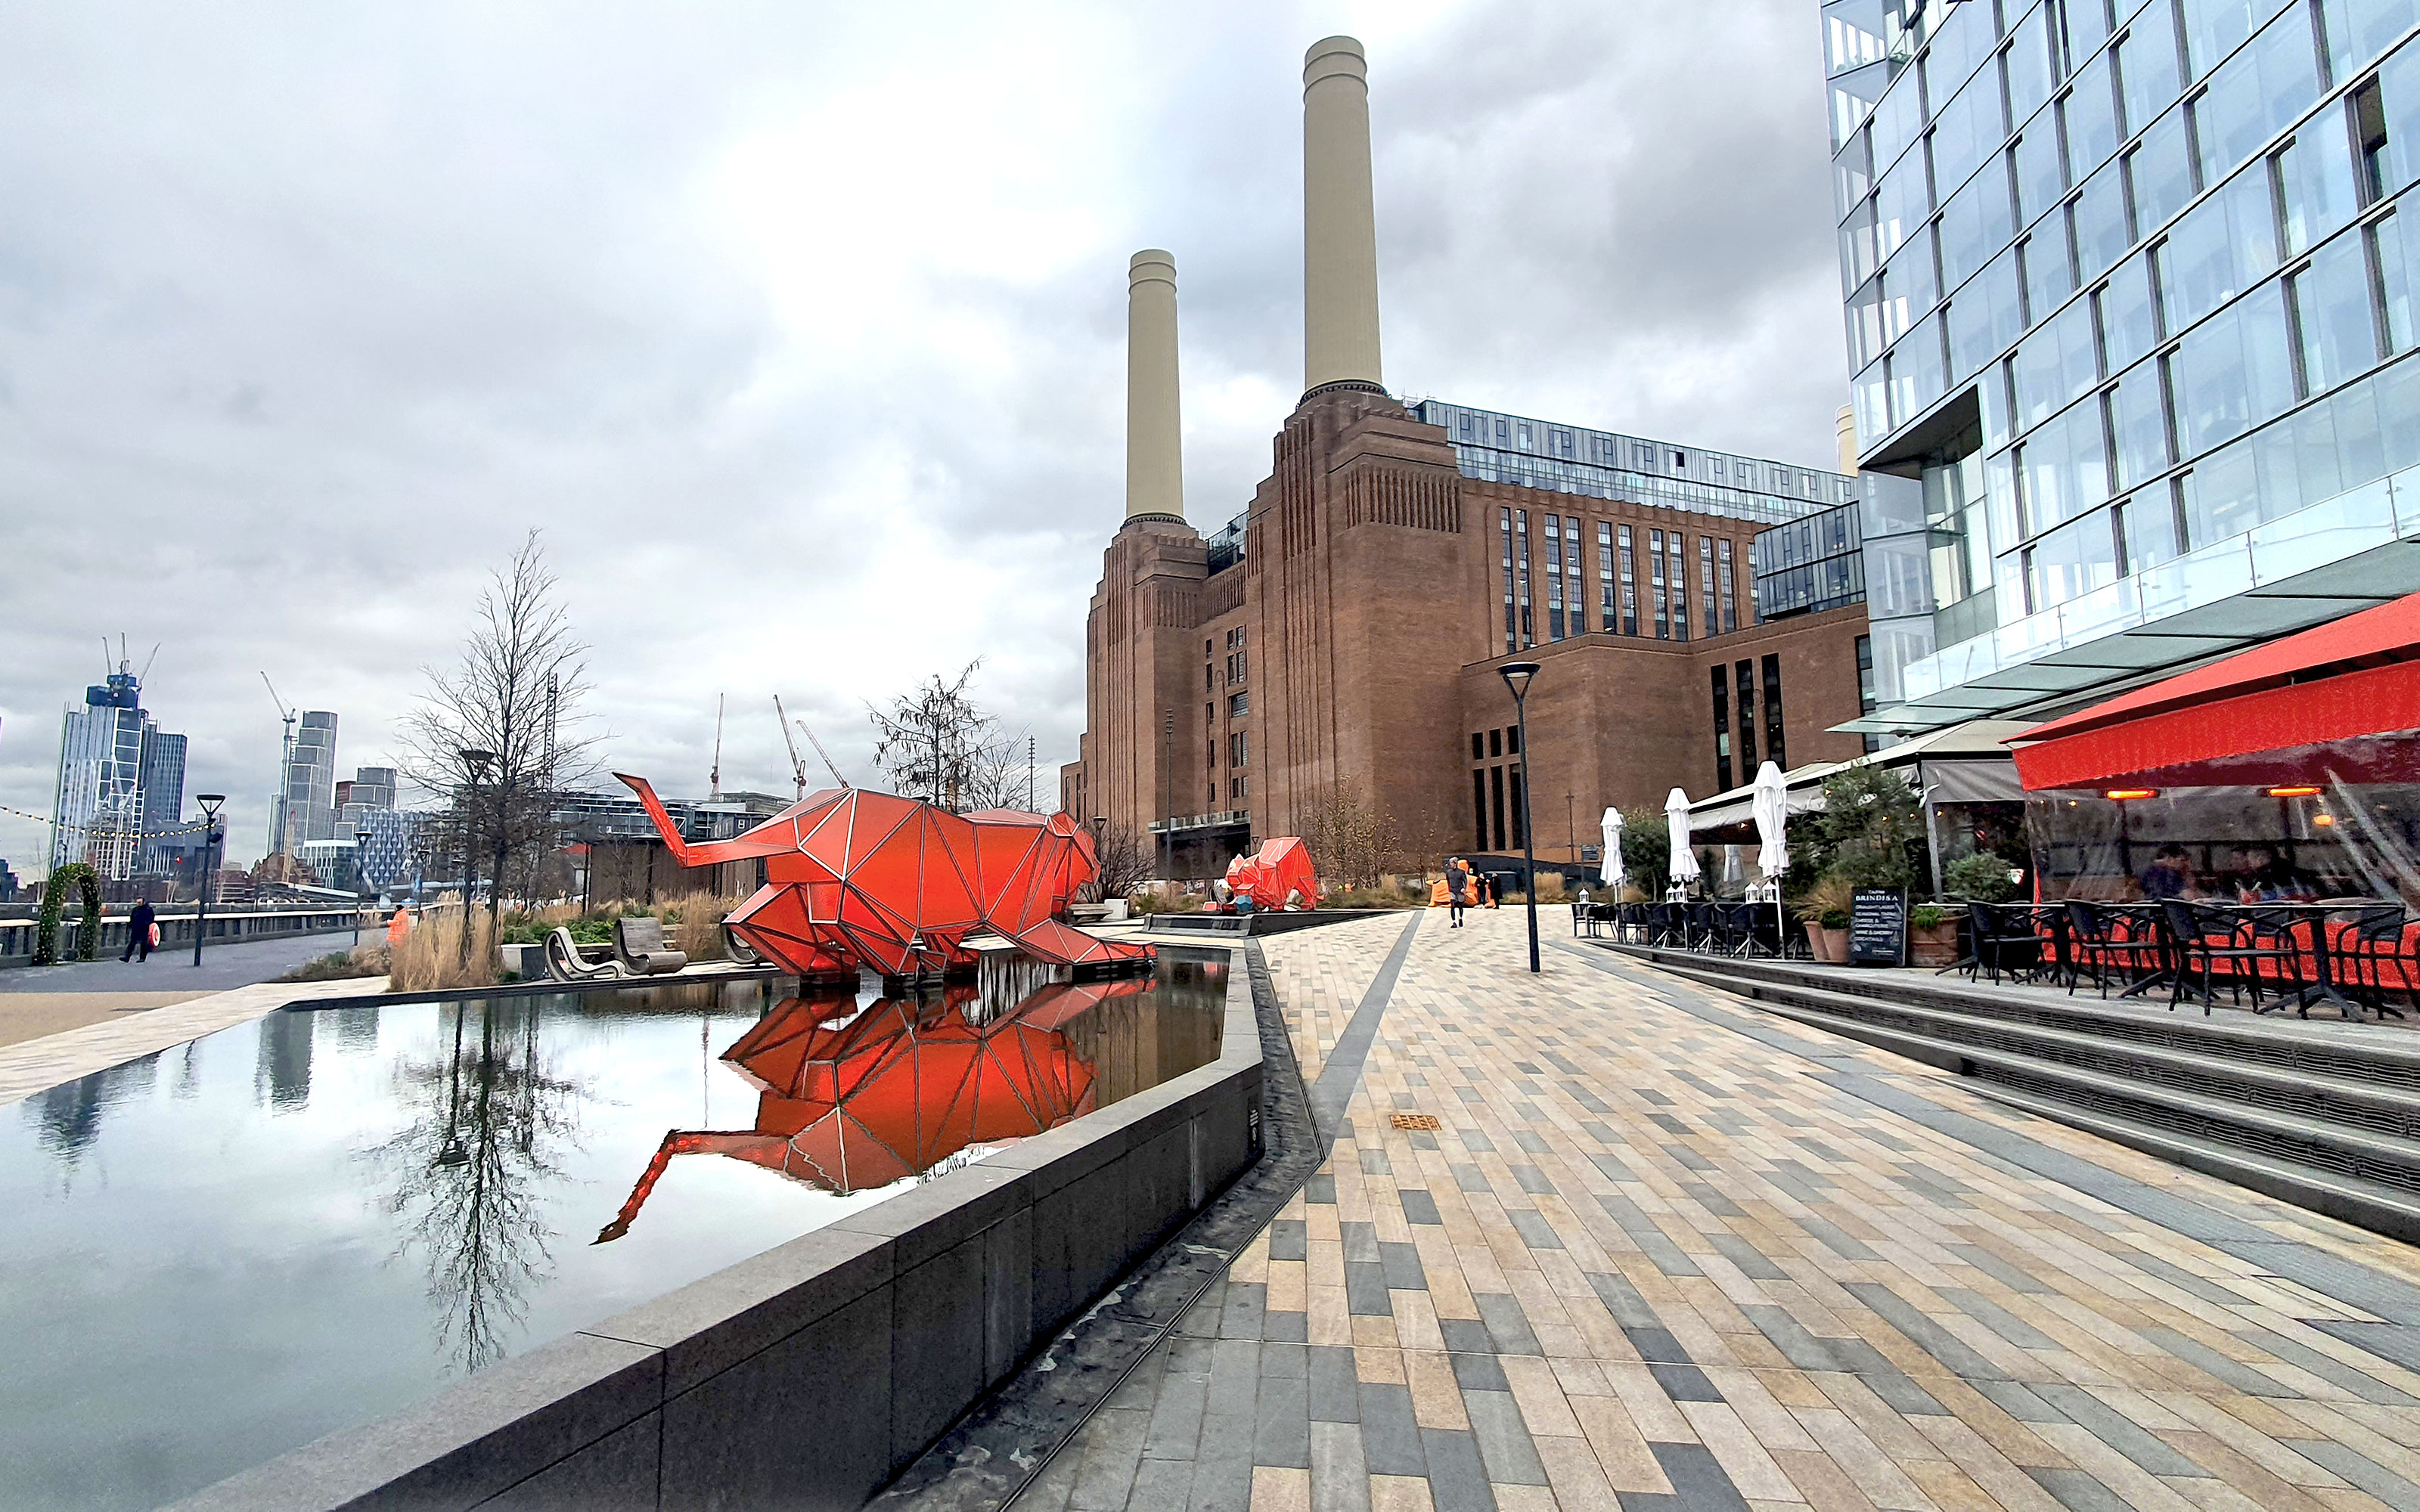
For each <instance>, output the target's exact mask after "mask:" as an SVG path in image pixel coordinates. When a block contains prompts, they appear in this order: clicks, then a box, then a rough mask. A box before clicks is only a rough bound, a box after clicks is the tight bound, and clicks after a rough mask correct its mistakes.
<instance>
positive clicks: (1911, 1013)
mask: <svg viewBox="0 0 2420 1512" xmlns="http://www.w3.org/2000/svg"><path fill="white" fill-rule="evenodd" d="M1668 969H1670V970H1673V971H1674V972H1675V973H1676V974H1677V975H1682V976H1685V977H1688V978H1690V979H1692V980H1698V981H1700V982H1703V983H1705V984H1706V985H1709V986H1718V987H1724V988H1726V990H1730V984H1729V983H1728V982H1726V981H1725V980H1724V979H1723V977H1722V974H1721V973H1719V972H1705V971H1695V970H1687V969H1683V968H1679V967H1671V968H1668ZM1752 995H1755V996H1757V997H1759V998H1761V999H1763V1000H1767V1001H1788V1002H1792V1003H1794V1004H1797V1005H1799V1006H1802V1007H1806V1008H1809V1009H1812V1010H1814V1011H1818V1012H1823V1013H1827V1014H1833V1015H1838V1016H1841V1017H1847V1018H1855V1019H1858V1020H1860V1021H1862V1022H1866V1023H1871V1024H1879V1025H1882V1026H1885V1027H1893V1028H1899V1029H1902V1030H1905V1031H1908V1032H1910V1033H1915V1034H1918V1035H1924V1036H1928V1037H1930V1038H1931V1039H1934V1040H1939V1041H1946V1042H1949V1043H1954V1044H1959V1045H1964V1046H1976V1047H1982V1048H1989V1049H1995V1050H2004V1051H2009V1052H2012V1053H2015V1054H2019V1055H2024V1056H2027V1057H2033V1058H2035V1059H2040V1060H2051V1061H2056V1062H2059V1063H2061V1064H2065V1065H2071V1066H2077V1067H2081V1068H2084V1069H2087V1070H2093V1071H2100V1072H2109V1073H2111V1074H2114V1075H2118V1076H2131V1077H2139V1078H2141V1079H2143V1080H2146V1081H2151V1082H2157V1083H2159V1084H2161V1085H2163V1086H2166V1087H2171V1088H2178V1089H2180V1090H2184V1091H2188V1092H2203V1093H2209V1094H2211V1095H2215V1096H2218V1097H2221V1098H2225V1099H2232V1098H2239V1097H2249V1098H2257V1100H2258V1101H2259V1102H2260V1103H2262V1104H2263V1105H2265V1106H2268V1107H2273V1108H2279V1109H2284V1110H2287V1111H2290V1112H2294V1113H2298V1114H2301V1115H2304V1116H2305V1117H2307V1118H2310V1119H2316V1120H2318V1121H2319V1122H2321V1123H2339V1124H2344V1125H2348V1126H2350V1127H2353V1128H2359V1129H2365V1130H2367V1131H2369V1132H2370V1133H2372V1134H2378V1135H2382V1136H2385V1137H2388V1138H2408V1137H2412V1136H2420V1089H2414V1088H2409V1087H2405V1086H2403V1085H2402V1084H2400V1083H2398V1082H2381V1081H2376V1080H2372V1079H2369V1078H2367V1077H2362V1076H2352V1075H2345V1074H2341V1073H2337V1072H2319V1071H2309V1070H2290V1069H2287V1068H2283V1067H2279V1066H2274V1065H2272V1064H2270V1063H2268V1062H2266V1061H2257V1060H2251V1059H2246V1058H2242V1057H2234V1056H2227V1055H2213V1054H2211V1053H2209V1052H2207V1051H2204V1050H2184V1049H2178V1048H2175V1047H2172V1046H2170V1045H2165V1044H2158V1043H2152V1042H2149V1041H2139V1040H2122V1039H2112V1038H2109V1037H2106V1036H2103V1035H2100V1034H2095V1033H2093V1032H2091V1031H2090V1028H2089V1027H2088V1024H2089V1021H2088V1020H2083V1019H2074V1020H2073V1022H2075V1023H2077V1024H2080V1025H2084V1026H2083V1027H2065V1026H2062V1027H2051V1026H2046V1025H2042V1024H2038V1023H2026V1022H2022V1021H2020V1020H2016V1019H2011V1018H2003V1017H1993V1016H1987V1015H1983V1014H1978V1013H1974V1012H1966V1011H1953V1010H1950V1009H1947V1008H1936V1007H1931V1006H1928V1005H1926V1004H1923V1003H1918V1002H1906V1003H1900V1002H1892V1001H1890V1000H1888V999H1885V998H1879V997H1872V996H1868V995H1851V994H1845V993H1836V992H1828V991H1825V990H1823V989H1820V988H1812V987H1796V986H1785V985H1777V984H1774V985H1759V986H1758V987H1756V988H1755V989H1754V990H1753V994H1752ZM2414 1149H2415V1150H2420V1144H2415V1146H2414Z"/></svg>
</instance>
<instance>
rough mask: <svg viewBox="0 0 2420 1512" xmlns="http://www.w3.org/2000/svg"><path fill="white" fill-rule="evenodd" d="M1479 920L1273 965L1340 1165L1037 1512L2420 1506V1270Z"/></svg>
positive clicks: (1055, 1463)
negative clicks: (1394, 958) (1331, 1110)
mask: <svg viewBox="0 0 2420 1512" xmlns="http://www.w3.org/2000/svg"><path fill="white" fill-rule="evenodd" d="M1471 917H1472V923H1471V926H1470V927H1469V928H1467V929H1465V930H1460V931H1452V930H1449V929H1447V928H1446V927H1445V924H1446V920H1445V918H1443V916H1442V915H1441V914H1431V915H1426V916H1423V918H1421V921H1420V923H1419V927H1418V931H1417V933H1416V934H1415V935H1414V936H1413V937H1412V938H1411V940H1410V941H1409V948H1408V951H1407V953H1406V954H1405V955H1404V959H1403V962H1402V969H1401V975H1400V978H1399V980H1395V981H1394V983H1393V986H1392V991H1391V993H1390V994H1388V995H1386V1001H1385V1003H1384V1007H1383V1017H1378V1016H1377V1014H1378V1011H1379V1006H1380V1005H1379V1004H1378V1002H1377V1001H1376V998H1377V997H1378V995H1377V994H1373V993H1372V992H1371V985H1372V983H1373V980H1378V979H1381V978H1382V976H1383V968H1384V967H1385V965H1386V963H1387V960H1388V955H1389V952H1390V951H1392V950H1394V949H1396V948H1397V947H1398V946H1399V944H1401V943H1402V935H1403V925H1402V923H1401V922H1400V921H1398V920H1393V919H1376V920H1369V921H1365V922H1357V923H1353V924H1346V925H1339V926H1335V927H1331V928H1326V929H1318V930H1310V931H1305V932H1302V933H1295V934H1287V935H1280V936H1277V937H1275V938H1272V939H1269V940H1267V941H1265V942H1264V950H1265V952H1266V957H1267V960H1268V962H1269V965H1270V969H1271V973H1272V976H1273V979H1274V980H1275V982H1276V984H1277V989H1278V992H1279V995H1280V998H1281V1000H1282V1002H1283V1005H1284V1007H1285V1010H1286V1012H1287V1016H1288V1019H1289V1022H1290V1025H1291V1026H1292V1029H1293V1032H1294V1036H1295V1044H1296V1046H1297V1050H1298V1054H1299V1056H1300V1057H1301V1060H1302V1063H1303V1072H1304V1075H1305V1077H1306V1079H1312V1080H1315V1079H1316V1078H1318V1077H1319V1076H1320V1074H1321V1072H1323V1070H1328V1069H1333V1070H1334V1071H1335V1072H1336V1073H1337V1075H1336V1076H1335V1077H1331V1078H1330V1086H1331V1087H1337V1086H1340V1085H1341V1084H1342V1082H1346V1081H1353V1080H1354V1072H1356V1070H1357V1071H1358V1075H1357V1085H1354V1086H1352V1088H1351V1096H1350V1098H1349V1100H1343V1101H1340V1103H1339V1104H1338V1105H1339V1106H1340V1107H1341V1109H1342V1115H1341V1119H1340V1120H1339V1121H1338V1122H1337V1123H1336V1125H1335V1127H1334V1129H1333V1134H1334V1135H1335V1143H1334V1146H1333V1149H1332V1150H1331V1154H1330V1158H1329V1160H1328V1161H1327V1163H1326V1165H1324V1166H1323V1167H1322V1169H1321V1171H1320V1174H1319V1175H1318V1176H1316V1177H1314V1178H1313V1179H1312V1180H1311V1182H1310V1184H1309V1185H1308V1186H1307V1187H1306V1189H1305V1190H1304V1191H1303V1192H1302V1193H1301V1194H1300V1195H1299V1196H1296V1197H1295V1200H1294V1201H1293V1202H1292V1203H1290V1204H1289V1205H1288V1206H1287V1208H1286V1209H1285V1211H1284V1212H1283V1214H1282V1215H1281V1216H1280V1219H1279V1220H1278V1222H1277V1223H1275V1224H1274V1225H1273V1226H1272V1227H1271V1228H1270V1229H1269V1230H1268V1231H1267V1232H1266V1233H1265V1234H1264V1236H1263V1237H1262V1238H1261V1239H1260V1240H1259V1241H1257V1242H1255V1243H1254V1244H1253V1245H1252V1246H1251V1248H1250V1249H1249V1251H1248V1252H1247V1253H1246V1254H1245V1256H1244V1257H1242V1258H1241V1259H1239V1260H1238V1261H1237V1262H1236V1263H1235V1265H1234V1266H1233V1268H1232V1270H1231V1271H1230V1273H1229V1274H1228V1276H1227V1278H1226V1280H1224V1281H1223V1282H1221V1283H1219V1284H1218V1286H1215V1287H1214V1288H1212V1289H1211V1290H1210V1292H1209V1293H1207V1294H1206V1295H1205V1296H1204V1297H1203V1299H1202V1302H1201V1303H1199V1304H1196V1305H1195V1307H1194V1308H1193V1309H1192V1311H1191V1312H1190V1313H1189V1314H1188V1315H1187V1318H1186V1319H1184V1320H1183V1322H1182V1324H1181V1325H1180V1328H1179V1334H1178V1335H1177V1336H1175V1337H1173V1338H1171V1340H1170V1341H1169V1343H1168V1344H1166V1345H1165V1346H1163V1347H1162V1348H1161V1349H1160V1350H1158V1351H1156V1353H1155V1354H1154V1355H1153V1356H1152V1357H1150V1358H1149V1359H1147V1360H1146V1361H1145V1362H1144V1364H1143V1365H1142V1366H1141V1367H1140V1368H1139V1369H1137V1370H1136V1372H1135V1373H1134V1374H1133V1375H1132V1376H1131V1377H1130V1378H1129V1379H1128V1380H1127V1381H1126V1382H1125V1385H1124V1386H1123V1387H1122V1388H1120V1390H1119V1392H1118V1394H1117V1395H1116V1396H1114V1397H1112V1398H1111V1400H1110V1402H1109V1405H1108V1406H1107V1407H1106V1408H1105V1409H1104V1410H1103V1411H1102V1412H1100V1413H1099V1414H1097V1415H1096V1416H1095V1417H1094V1419H1093V1421H1092V1422H1091V1423H1090V1424H1088V1425H1087V1426H1086V1427H1085V1428H1084V1430H1083V1432H1082V1434H1081V1435H1080V1436H1079V1438H1078V1441H1077V1442H1076V1443H1072V1444H1070V1445H1069V1446H1068V1447H1067V1448H1066V1449H1064V1450H1063V1451H1062V1453H1061V1454H1060V1455H1059V1456H1058V1457H1057V1458H1054V1459H1053V1460H1052V1461H1051V1463H1050V1465H1049V1467H1048V1469H1047V1471H1046V1473H1044V1475H1043V1476H1042V1477H1041V1478H1040V1479H1039V1480H1037V1481H1036V1483H1035V1484H1034V1486H1033V1487H1032V1489H1029V1490H1028V1492H1027V1493H1026V1495H1025V1497H1024V1498H1022V1499H1021V1500H1020V1502H1019V1503H1018V1507H1019V1509H1020V1512H1033V1509H1047V1512H1059V1509H1061V1508H1079V1509H1104V1508H1117V1507H1129V1506H1130V1507H1135V1508H1139V1509H1141V1508H1150V1509H1162V1508H1180V1507H1187V1506H1190V1507H1193V1508H1201V1509H1209V1508H1225V1507H1242V1506H1245V1505H1247V1504H1249V1505H1252V1506H1265V1507H1277V1508H1297V1507H1299V1508H1321V1509H1326V1508H1331V1507H1332V1508H1355V1509H1358V1508H1365V1507H1366V1508H1373V1509H1377V1512H1390V1509H1414V1508H1430V1507H1434V1508H1437V1509H1441V1512H1442V1509H1460V1508H1484V1507H1491V1506H1493V1507H1503V1508H1518V1509H1531V1508H1539V1509H1543V1508H1551V1507H1559V1508H1563V1509H1566V1512H1579V1509H1582V1508H1615V1507H1619V1508H1626V1509H1631V1512H1645V1509H1651V1508H1652V1509H1657V1512H1664V1509H1675V1508H1700V1507H1702V1508H1734V1509H1735V1508H1743V1507H1755V1508H1762V1509H1780V1508H1795V1507H1815V1508H1826V1509H1829V1508H1865V1507H1885V1508H1894V1509H1899V1508H1906V1509H1923V1508H1942V1509H1945V1512H1947V1509H1964V1508H1985V1507H2010V1508H2028V1509H2042V1512H2056V1509H2058V1508H2061V1507H2065V1508H2070V1509H2075V1512H2101V1509H2106V1508H2118V1507H2127V1506H2137V1507H2154V1508H2173V1509H2178V1512H2183V1509H2189V1508H2244V1509H2249V1508H2287V1509H2296V1512H2317V1509H2321V1508H2330V1509H2334V1508H2355V1507H2381V1506H2385V1507H2397V1508H2420V1370H2414V1369H2412V1368H2407V1366H2420V1251H2415V1250H2413V1249H2412V1248H2409V1247H2406V1246H2404V1245H2401V1244H2397V1243H2395V1242H2389V1241H2384V1240H2379V1239H2375V1238H2372V1237H2371V1236H2368V1235H2366V1234H2364V1233H2362V1232H2360V1231H2358V1230H2355V1229H2351V1228H2349V1227H2344V1226H2342V1225H2338V1224H2335V1223H2334V1222H2331V1221H2329V1220H2326V1219H2323V1218H2319V1217H2316V1216H2313V1215H2310V1214H2307V1213H2304V1212H2302V1211H2299V1210H2296V1209H2292V1208H2288V1207H2286V1206H2284V1205H2282V1204H2279V1203H2276V1202H2273V1201H2271V1200H2269V1199H2267V1198H2264V1197H2261V1196H2257V1195H2255V1194H2252V1193H2248V1192H2244V1191H2242V1190H2240V1189H2238V1188H2234V1187H2230V1186H2227V1185H2226V1184H2225V1183H2222V1182H2218V1181H2215V1180H2209V1179H2206V1178H2203V1177H2199V1176H2196V1175H2194V1174H2192V1173H2190V1172H2186V1171H2181V1170H2179V1169H2176V1168H2174V1167H2171V1166H2167V1165H2163V1164H2161V1163H2159V1162H2157V1161H2154V1160H2151V1159H2149V1158H2148V1157H2145V1156H2141V1155H2137V1154H2135V1153H2133V1152H2132V1151H2129V1150H2126V1149H2121V1148H2118V1147H2116V1146H2112V1145H2108V1144H2104V1143H2102V1142H2101V1141H2098V1140H2096V1139H2093V1138H2091V1137H2090V1136H2087V1135H2084V1134H2077V1133H2074V1132H2072V1131H2070V1130H2067V1129H2065V1128H2064V1127H2062V1126H2059V1125H2056V1124H2052V1123H2047V1122H2043V1121H2041V1120H2039V1119H2031V1118H2028V1117H2025V1116H2024V1115H2021V1114H2017V1113H2014V1112H2012V1111H2009V1110H2007V1109H2004V1108H2002V1107H2000V1106H1999V1105H1997V1104H1994V1103H1991V1102H1989V1101H1988V1100H1985V1099H1983V1098H1980V1097H1978V1096H1976V1095H1974V1094H1972V1093H1970V1092H1968V1091H1967V1090H1965V1089H1963V1088H1962V1087H1961V1086H1960V1085H1959V1084H1958V1083H1957V1080H1956V1079H1955V1078H1953V1077H1947V1076H1945V1075H1942V1074H1940V1073H1937V1072H1931V1071H1930V1070H1928V1069H1926V1068H1923V1067H1919V1066H1916V1065H1914V1064H1912V1063H1910V1062H1906V1061H1901V1060H1898V1059H1896V1058H1894V1057H1889V1056H1887V1055H1885V1054H1883V1053H1881V1052H1878V1051H1872V1050H1868V1049H1864V1048H1862V1047H1859V1046H1856V1045H1854V1044H1852V1043H1851V1042H1849V1041H1839V1040H1834V1039H1830V1038H1827V1037H1824V1036H1822V1035H1820V1034H1816V1033H1813V1032H1812V1031H1808V1030H1805V1029H1802V1028H1799V1027H1796V1026H1791V1025H1787V1024H1784V1023H1782V1022H1781V1021H1779V1020H1776V1019H1772V1018H1770V1017H1766V1016H1763V1015H1761V1014H1758V1013H1757V1012H1755V1011H1753V1010H1752V1009H1748V1008H1745V1006H1744V1005H1742V1004H1740V1002H1739V1001H1738V1000H1737V999H1733V998H1729V997H1725V996H1722V995H1718V994H1711V993H1702V992H1699V991H1697V990H1695V989H1692V988H1689V987H1687V986H1685V985H1683V984H1682V983H1680V982H1679V981H1677V980H1675V979H1671V978H1668V977H1664V976H1660V975H1658V974H1657V973H1655V972H1653V971H1652V970H1650V969H1647V968H1645V967H1643V966H1640V965H1638V964H1635V963H1632V962H1628V961H1624V960H1621V959H1617V958H1613V957H1610V956H1609V955H1608V954H1607V953H1606V952H1604V951H1602V950H1597V949H1591V948H1589V947H1585V946H1576V945H1574V944H1572V943H1571V942H1570V940H1569V937H1568V935H1563V936H1562V937H1560V938H1558V937H1557V935H1556V933H1555V932H1553V931H1551V930H1550V931H1549V933H1548V935H1547V938H1548V941H1549V944H1548V948H1547V949H1546V950H1545V952H1544V954H1545V963H1544V964H1545V970H1544V975H1543V976H1541V977H1537V978H1531V977H1530V976H1528V973H1527V972H1526V971H1525V970H1523V969H1522V966H1523V964H1524V960H1523V958H1524V954H1525V949H1524V943H1523V935H1522V920H1521V916H1520V915H1519V914H1518V913H1517V912H1515V911H1512V910H1504V911H1500V912H1497V913H1478V914H1474V915H1473V916H1471ZM1554 917H1556V916H1551V915H1550V916H1548V918H1554ZM1382 985H1383V982H1382ZM1357 1011H1359V1013H1358V1017H1359V1025H1358V1029H1356V1018H1357ZM1373 1019H1374V1024H1375V1033H1374V1035H1373V1036H1372V1037H1371V1039H1370V1041H1369V1048H1368V1058H1367V1062H1366V1064H1365V1065H1361V1066H1359V1067H1358V1068H1356V1067H1355V1065H1354V1064H1353V1061H1354V1058H1355V1057H1356V1053H1357V1040H1358V1039H1359V1038H1360V1034H1361V1033H1362V1032H1366V1031H1367V1030H1368V1029H1369V1028H1370V1027H1371V1026H1372V1025H1373ZM1314 1100H1315V1101H1320V1100H1321V1099H1320V1098H1319V1097H1318V1091H1317V1090H1315V1092H1314ZM1426 1119H1435V1122H1436V1127H1435V1129H1434V1130H1431V1129H1428V1128H1425V1127H1420V1126H1419V1125H1420V1124H1421V1123H1422V1122H1423V1121H1424V1120H1426ZM1405 1123H1408V1124H1410V1125H1412V1126H1410V1127H1404V1126H1401V1125H1403V1124H1405ZM2397 1360H2399V1361H2401V1362H2403V1363H2402V1364H2397V1363H2394V1362H2395V1361H2397Z"/></svg>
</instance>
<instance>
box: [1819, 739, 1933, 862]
mask: <svg viewBox="0 0 2420 1512" xmlns="http://www.w3.org/2000/svg"><path fill="white" fill-rule="evenodd" d="M1818 826H1819V827H1820V828H1821V829H1822V831H1823V839H1824V840H1825V841H1829V842H1830V844H1831V846H1832V868H1831V869H1832V871H1833V872H1837V873H1838V875H1839V876H1841V877H1842V878H1844V879H1845V880H1846V881H1847V883H1848V885H1849V886H1850V887H1906V886H1907V884H1908V879H1909V878H1910V877H1911V876H1912V875H1914V874H1915V870H1916V868H1915V863H1914V860H1913V858H1912V853H1913V852H1915V851H1916V848H1917V847H1919V846H1921V845H1922V844H1923V843H1924V805H1923V802H1922V800H1921V799H1919V798H1918V797H1917V796H1916V790H1915V789H1914V788H1912V787H1909V786H1908V785H1907V780H1906V779H1904V778H1902V777H1900V775H1899V774H1898V773H1896V772H1891V771H1886V770H1885V769H1883V768H1882V767H1879V766H1852V767H1849V768H1847V769H1846V770H1844V771H1839V772H1835V773H1833V774H1832V775H1831V776H1830V777H1828V778H1825V779H1823V818H1822V819H1821V820H1820V821H1818Z"/></svg>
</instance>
